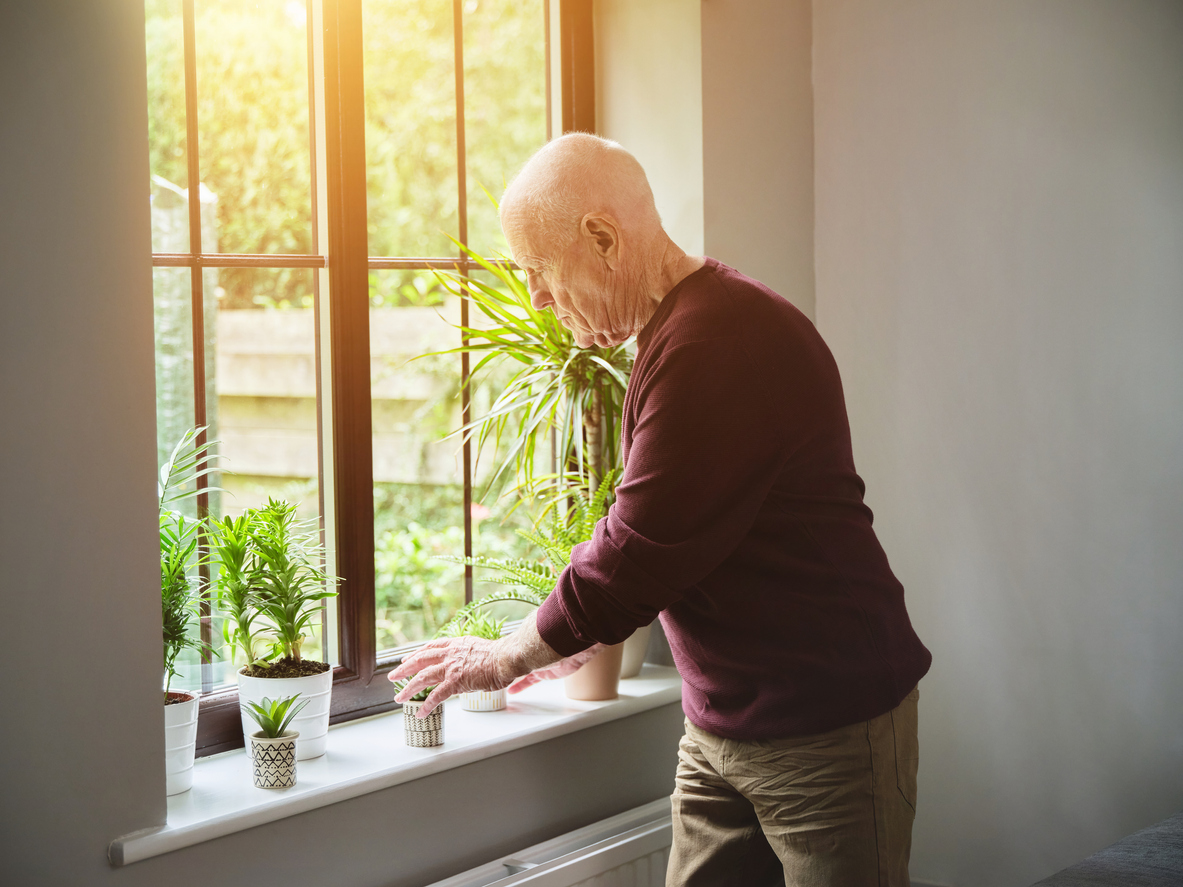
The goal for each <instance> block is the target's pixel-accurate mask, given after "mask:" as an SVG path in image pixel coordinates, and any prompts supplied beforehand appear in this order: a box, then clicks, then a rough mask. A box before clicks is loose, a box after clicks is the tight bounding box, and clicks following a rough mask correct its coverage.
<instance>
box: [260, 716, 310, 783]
mask: <svg viewBox="0 0 1183 887" xmlns="http://www.w3.org/2000/svg"><path fill="white" fill-rule="evenodd" d="M299 735H300V734H299V733H295V732H293V731H291V730H289V731H288V732H287V733H284V734H283V736H277V737H275V738H274V739H270V738H268V737H266V736H264V735H263V734H262V733H252V734H251V775H252V777H253V778H254V782H255V788H291V787H292V786H293V785H295V784H296V737H297V736H299Z"/></svg>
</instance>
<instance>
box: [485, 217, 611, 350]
mask: <svg viewBox="0 0 1183 887" xmlns="http://www.w3.org/2000/svg"><path fill="white" fill-rule="evenodd" d="M505 236H506V240H508V241H509V248H510V252H511V253H512V254H513V257H514V261H515V262H517V264H518V266H519V267H520V268H521V269H522V270H523V271H525V272H526V287H527V288H528V289H529V291H530V303H531V304H532V305H533V306H534V307H535V308H536V309H538V310H540V311H541V310H543V309H546V308H549V309H550V310H551V311H553V312H554V314H555V316H556V317H557V318H558V319H559V322H560V323H561V324H562V325H563V326H565V327H566V328H567V329H569V330H570V331H571V333H572V335H573V336H574V337H575V342H576V344H578V345H579V347H580V348H587V347H589V346H591V345H593V344H595V345H600V346H607V345H618V344H620V343H621V342H623V341H624V340H625V339H627V338H628V337H629V336H631V335H632V333H633V330H632V329H631V328H629V329H624V328H623V327H624V324H623V323H622V314H623V312H622V311H621V310H620V309H621V308H622V307H623V294H622V293H617V292H615V289H616V288H617V286H618V280H617V275H614V274H613V273H612V272H611V269H609V268H608V266H607V264H606V263H605V262H604V261H603V260H602V259H601V258H600V257H599V256H597V255H596V254H595V252H594V250H593V249H591V247H590V245H589V243H588V242H587V239H586V238H584V237H576V238H575V240H574V241H573V242H572V243H571V244H569V245H568V246H566V247H563V248H558V249H555V250H553V251H549V254H548V251H547V250H546V249H545V248H544V247H542V246H536V245H535V238H532V237H531V236H530V235H529V234H528V233H526V232H522V231H519V230H515V229H514V228H513V227H511V226H507V230H506V232H505Z"/></svg>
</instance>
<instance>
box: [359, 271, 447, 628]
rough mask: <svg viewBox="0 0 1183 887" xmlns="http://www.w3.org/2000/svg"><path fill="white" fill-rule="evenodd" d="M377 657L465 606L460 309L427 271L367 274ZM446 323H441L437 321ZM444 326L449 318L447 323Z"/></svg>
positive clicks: (435, 625) (437, 624)
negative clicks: (455, 433) (457, 433)
mask: <svg viewBox="0 0 1183 887" xmlns="http://www.w3.org/2000/svg"><path fill="white" fill-rule="evenodd" d="M370 304H371V308H370V361H371V364H370V365H371V397H372V399H373V423H374V543H375V587H376V595H377V600H376V607H377V621H378V649H379V650H384V649H390V648H391V647H396V646H399V645H400V644H405V643H408V642H410V641H416V640H422V639H424V638H428V637H431V635H432V634H433V633H434V632H435V630H436V629H437V628H439V626H440V625H442V624H443V623H444V622H446V621H447V620H448V619H449V618H450V617H451V615H452V613H454V612H455V610H456V608H457V607H459V606H460V605H461V604H463V603H464V568H463V567H462V566H460V565H459V564H453V563H449V562H447V561H443V560H438V559H437V558H438V557H439V556H441V555H445V556H446V555H451V556H454V557H462V556H463V555H464V512H463V502H464V490H463V486H462V484H463V474H462V469H461V462H460V443H459V441H458V440H457V439H455V438H453V439H450V440H442V438H443V437H444V436H445V435H447V433H448V432H449V431H451V430H453V429H455V428H457V427H459V424H460V401H459V397H458V395H459V390H460V358H459V356H457V355H436V356H432V357H425V358H422V359H420V360H415V361H413V362H411V359H412V358H414V357H416V356H417V355H420V354H427V353H428V352H433V351H441V350H445V349H448V348H454V347H455V346H456V345H457V344H458V343H459V340H460V336H459V333H458V332H457V331H456V330H455V329H454V328H453V327H452V326H449V322H451V323H458V322H459V319H460V304H459V300H457V299H456V298H455V297H451V296H446V294H445V293H444V292H443V290H442V289H441V288H440V287H439V285H438V283H437V282H436V280H435V277H434V275H432V274H431V272H430V271H378V272H373V273H371V275H370ZM441 315H442V317H441ZM445 318H446V320H445Z"/></svg>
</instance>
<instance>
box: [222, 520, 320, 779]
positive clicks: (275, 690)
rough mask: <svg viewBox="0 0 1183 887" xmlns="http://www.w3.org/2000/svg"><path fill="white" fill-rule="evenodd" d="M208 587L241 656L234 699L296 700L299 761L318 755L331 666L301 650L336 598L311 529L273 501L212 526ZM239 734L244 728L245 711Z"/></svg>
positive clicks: (228, 636)
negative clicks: (299, 706) (212, 574)
mask: <svg viewBox="0 0 1183 887" xmlns="http://www.w3.org/2000/svg"><path fill="white" fill-rule="evenodd" d="M210 554H211V560H212V562H213V563H214V564H215V565H216V566H217V568H218V569H217V578H216V580H215V582H214V586H215V589H216V590H217V595H218V603H219V607H220V609H221V610H222V611H223V612H224V613H225V614H226V617H227V618H226V622H225V623H224V624H223V629H222V632H223V637H224V638H225V640H226V646H227V648H228V649H229V651H230V655H231V656H236V655H237V654H239V653H241V654H242V655H243V657H244V658H245V660H246V664H245V665H244V666H243V667H242V668H240V669H239V670H238V695H239V699H240V701H241V702H243V703H247V702H256V703H257V702H259V701H260V700H262V699H263V698H264V697H267V698H278V697H281V696H285V695H287V696H290V695H293V694H299V695H301V696H302V697H303V699H304V701H305V702H306V703H307V704H308V708H307V710H306V711H304V712H303V713H302V714H301V715H300V717H299V718H298V719H297V721H296V725H295V726H296V729H297V732H298V733H299V734H300V742H299V745H298V750H297V751H298V757H299V759H300V760H302V761H303V760H307V759H309V758H316V757H319V756H320V755H323V754H324V752H325V746H326V743H327V739H328V729H329V703H330V699H331V694H332V689H333V671H332V666H330V665H329V663H327V662H323V661H319V660H312V659H305V658H304V656H303V649H302V648H303V645H304V644H305V642H306V641H307V640H308V638H309V636H310V635H311V634H312V632H313V630H314V628H315V625H316V622H317V621H318V620H319V617H320V615H321V613H322V612H323V610H324V606H325V604H324V601H325V600H326V599H328V598H331V597H333V596H334V595H335V594H336V592H335V591H334V590H332V588H331V585H332V584H333V583H334V582H335V581H336V580H335V579H333V578H332V577H329V576H327V575H326V574H325V573H324V571H323V570H322V569H321V568H320V560H321V547H320V543H319V540H318V539H317V533H316V531H315V529H313V528H311V527H310V526H308V525H307V524H305V523H303V522H301V521H299V520H298V519H297V518H296V506H295V505H292V504H290V503H288V502H284V501H282V500H276V499H271V500H269V501H268V503H267V505H265V506H264V507H263V508H257V509H254V508H253V509H248V510H247V512H246V513H245V514H244V515H243V516H242V517H239V518H236V519H231V518H228V517H227V518H223V519H222V520H220V521H215V522H212V523H211V532H210ZM242 730H243V735H244V736H246V735H249V733H250V723H249V722H248V720H247V715H246V709H245V708H244V709H243V718H242Z"/></svg>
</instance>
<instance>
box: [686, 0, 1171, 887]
mask: <svg viewBox="0 0 1183 887" xmlns="http://www.w3.org/2000/svg"><path fill="white" fill-rule="evenodd" d="M710 5H711V4H710V3H709V2H708V3H706V4H704V9H705V8H707V7H708V6H710ZM814 15H815V18H814V84H815V108H816V137H817V145H816V164H817V171H816V177H817V180H816V201H817V229H816V237H817V318H818V322H819V326H820V329H821V331H822V333H823V335H824V336H825V337H826V339H827V341H828V342H829V343H830V345H831V347H832V348H833V350H834V352H835V355H836V357H837V360H838V364H839V366H840V367H841V369H842V373H843V377H844V380H845V384H846V392H847V398H848V404H849V410H850V415H851V419H852V423H853V433H854V444H855V457H856V460H857V463H858V466H859V469H860V472H861V473H862V474H863V476H864V477H865V479H866V481H867V488H868V502H869V504H870V505H871V506H872V507H873V508H874V509H875V511H876V515H877V520H876V526H877V528H878V529H879V532H880V535H881V538H882V539H883V542H884V544H885V547H886V549H887V552H888V555H889V557H890V558H891V559H892V563H893V566H894V567H895V569H896V570H897V572H898V574H899V576H900V578H901V579H902V581H903V583H904V585H905V587H906V588H907V593H908V603H909V608H910V610H911V612H912V615H913V619H914V622H915V624H916V627H917V630H918V631H919V633H920V635H921V637H922V638H923V639H924V641H925V642H926V643H927V644H928V645H929V646H930V648H931V649H932V651H933V656H934V662H933V668H932V672H931V674H930V676H929V677H928V678H926V679H925V681H924V682H923V683H922V685H921V703H920V705H921V715H920V718H921V764H920V806H919V816H918V819H917V823H916V829H915V849H914V854H913V876H914V877H918V878H925V879H931V880H933V881H936V882H941V883H949V884H956V885H961V887H966V885H1017V884H1026V883H1030V882H1031V881H1034V880H1036V879H1037V878H1040V877H1042V876H1045V875H1047V874H1048V873H1050V872H1052V871H1054V870H1057V869H1058V868H1060V867H1063V866H1064V865H1066V864H1068V863H1070V862H1072V861H1074V860H1076V859H1078V858H1081V857H1083V856H1084V855H1086V854H1088V853H1090V852H1092V851H1095V850H1096V849H1098V848H1100V847H1102V846H1104V845H1106V844H1108V843H1110V842H1112V841H1114V840H1115V839H1117V838H1119V837H1121V836H1123V835H1124V834H1127V833H1129V832H1131V831H1133V830H1135V829H1137V828H1139V827H1142V826H1145V825H1147V824H1150V823H1152V822H1154V821H1156V820H1158V819H1161V818H1162V817H1164V816H1166V815H1168V814H1170V813H1172V812H1173V811H1175V810H1178V809H1179V808H1180V807H1181V806H1183V643H1180V638H1181V637H1183V545H1181V544H1180V542H1181V537H1180V531H1181V528H1183V4H1180V3H1178V2H1173V0H1162V2H1150V0H1140V2H1133V0H1110V2H1103V0H1043V2H1040V3H1024V2H1018V0H973V2H970V0H963V2H958V3H948V2H940V0H897V2H894V3H891V4H884V3H879V2H876V0H826V2H819V3H817V4H816V5H815V9H814ZM704 66H705V61H704ZM708 206H709V199H708ZM708 231H709V224H708ZM708 239H709V238H708Z"/></svg>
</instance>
